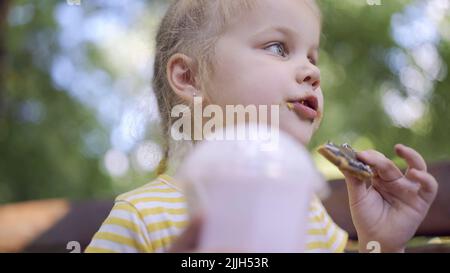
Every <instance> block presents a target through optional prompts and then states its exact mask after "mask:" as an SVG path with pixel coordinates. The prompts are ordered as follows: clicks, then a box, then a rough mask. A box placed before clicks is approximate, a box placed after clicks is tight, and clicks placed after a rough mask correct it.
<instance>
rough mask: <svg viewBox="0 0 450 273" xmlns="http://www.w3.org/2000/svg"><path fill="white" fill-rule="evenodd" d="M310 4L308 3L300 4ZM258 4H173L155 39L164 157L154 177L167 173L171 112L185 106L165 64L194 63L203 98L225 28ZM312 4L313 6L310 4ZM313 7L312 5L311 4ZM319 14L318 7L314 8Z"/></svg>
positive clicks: (210, 0)
mask: <svg viewBox="0 0 450 273" xmlns="http://www.w3.org/2000/svg"><path fill="white" fill-rule="evenodd" d="M301 1H308V2H309V1H310V0H301ZM257 2H258V0H175V1H173V2H172V3H171V5H170V6H169V8H168V10H167V12H166V14H165V16H164V17H163V19H162V21H161V24H160V26H159V30H158V33H157V35H156V55H155V62H154V66H153V67H154V74H153V82H152V83H153V90H154V93H155V95H156V99H157V102H158V108H159V112H160V116H161V119H162V120H161V122H162V130H163V134H164V137H163V140H164V143H163V149H164V156H163V159H162V160H161V162H160V164H159V166H158V168H157V170H156V173H157V175H159V174H162V173H164V172H166V170H167V164H168V159H169V154H170V155H171V153H169V152H170V149H171V147H170V146H171V145H170V139H171V136H170V130H171V127H172V124H173V122H174V118H171V116H170V113H171V109H172V108H173V107H174V106H175V105H178V104H184V103H185V101H183V100H182V99H181V98H180V97H178V96H177V95H176V93H175V92H173V91H172V90H171V87H170V85H169V82H168V79H167V74H166V73H167V72H166V68H167V64H168V61H169V59H170V57H171V56H172V55H174V54H175V53H182V54H185V55H187V56H189V57H191V58H192V59H193V60H194V67H195V68H196V75H197V76H196V78H195V83H196V84H197V86H196V87H197V88H199V89H200V90H202V93H203V95H205V96H207V94H206V88H205V87H206V86H207V84H208V78H209V76H211V75H212V74H213V73H214V59H215V58H214V48H215V44H216V41H217V40H218V39H219V38H220V36H221V34H222V33H224V32H225V31H226V29H227V26H229V25H230V23H231V22H232V21H233V19H234V20H236V19H237V18H239V17H240V15H242V14H243V13H244V12H247V11H249V10H250V9H252V8H253V7H254V6H255V5H256V4H257ZM312 2H314V1H313V0H312ZM314 6H315V3H314ZM314 9H315V10H318V9H317V7H316V6H315V7H314Z"/></svg>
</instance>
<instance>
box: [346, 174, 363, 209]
mask: <svg viewBox="0 0 450 273" xmlns="http://www.w3.org/2000/svg"><path fill="white" fill-rule="evenodd" d="M342 173H343V174H344V176H345V182H346V184H347V192H348V200H349V203H350V206H353V205H355V204H357V203H358V202H359V201H360V200H362V199H363V198H364V197H366V195H367V185H366V182H365V181H361V180H359V179H358V178H356V177H354V176H352V174H351V173H349V172H347V171H342Z"/></svg>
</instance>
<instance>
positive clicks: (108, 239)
mask: <svg viewBox="0 0 450 273" xmlns="http://www.w3.org/2000/svg"><path fill="white" fill-rule="evenodd" d="M171 181H172V178H171V177H169V176H168V175H160V176H159V177H158V178H156V179H155V180H154V181H152V182H150V183H148V184H146V185H144V186H142V187H140V188H137V189H135V190H133V191H130V192H128V193H125V194H122V195H119V196H118V197H117V198H116V200H115V204H114V207H113V208H112V210H111V212H110V214H109V216H108V217H107V218H106V220H105V221H104V222H103V224H102V226H101V227H100V230H99V231H98V232H97V233H96V234H95V236H94V237H93V238H92V241H91V243H90V244H89V246H88V247H87V248H86V250H85V252H88V253H89V252H165V251H167V250H168V248H169V247H170V245H171V243H172V242H173V241H174V239H175V238H176V237H177V236H178V235H180V233H181V232H182V231H183V229H184V228H185V227H186V225H187V223H188V214H187V208H186V201H185V199H184V197H183V194H182V193H181V190H180V189H179V188H177V187H176V186H175V185H174V184H173V183H172V182H171ZM347 237H348V235H347V233H346V232H345V231H343V230H342V229H340V228H339V227H338V226H337V225H336V224H335V223H334V222H333V220H332V219H331V218H330V216H329V215H328V214H327V212H326V211H325V208H324V207H323V205H322V203H321V202H320V200H318V199H314V200H313V201H312V203H311V208H310V212H309V222H308V235H307V246H306V252H343V251H344V248H345V245H346V243H347Z"/></svg>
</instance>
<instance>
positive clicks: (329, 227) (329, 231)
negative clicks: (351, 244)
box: [313, 198, 348, 253]
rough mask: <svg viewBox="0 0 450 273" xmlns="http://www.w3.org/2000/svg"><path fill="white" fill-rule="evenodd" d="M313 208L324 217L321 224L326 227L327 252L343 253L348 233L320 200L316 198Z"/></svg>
mask: <svg viewBox="0 0 450 273" xmlns="http://www.w3.org/2000/svg"><path fill="white" fill-rule="evenodd" d="M313 206H314V208H315V209H316V210H317V211H318V212H319V214H320V215H321V216H322V217H321V222H322V223H323V226H325V232H324V236H325V240H324V241H325V243H326V248H327V250H328V251H329V252H334V253H343V252H344V251H345V247H346V245H347V241H348V233H347V232H346V231H344V230H343V229H341V228H340V227H339V226H338V225H337V224H336V223H335V222H334V221H333V219H332V218H331V217H330V215H329V214H328V213H327V211H326V209H325V208H324V206H323V204H322V202H321V201H320V200H319V199H317V198H315V200H314V201H313ZM328 251H327V252H328Z"/></svg>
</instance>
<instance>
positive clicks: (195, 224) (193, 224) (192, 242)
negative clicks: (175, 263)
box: [169, 216, 203, 253]
mask: <svg viewBox="0 0 450 273" xmlns="http://www.w3.org/2000/svg"><path fill="white" fill-rule="evenodd" d="M202 222H203V221H202V218H201V217H200V216H194V217H192V219H191V221H190V223H189V225H188V227H187V228H186V229H185V230H184V231H183V233H182V234H181V235H180V236H179V237H178V238H177V239H176V240H175V242H174V243H173V244H172V246H171V247H170V250H169V252H173V253H177V252H178V253H179V252H182V253H185V252H193V251H195V249H197V246H198V240H199V237H200V231H201V226H202Z"/></svg>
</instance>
